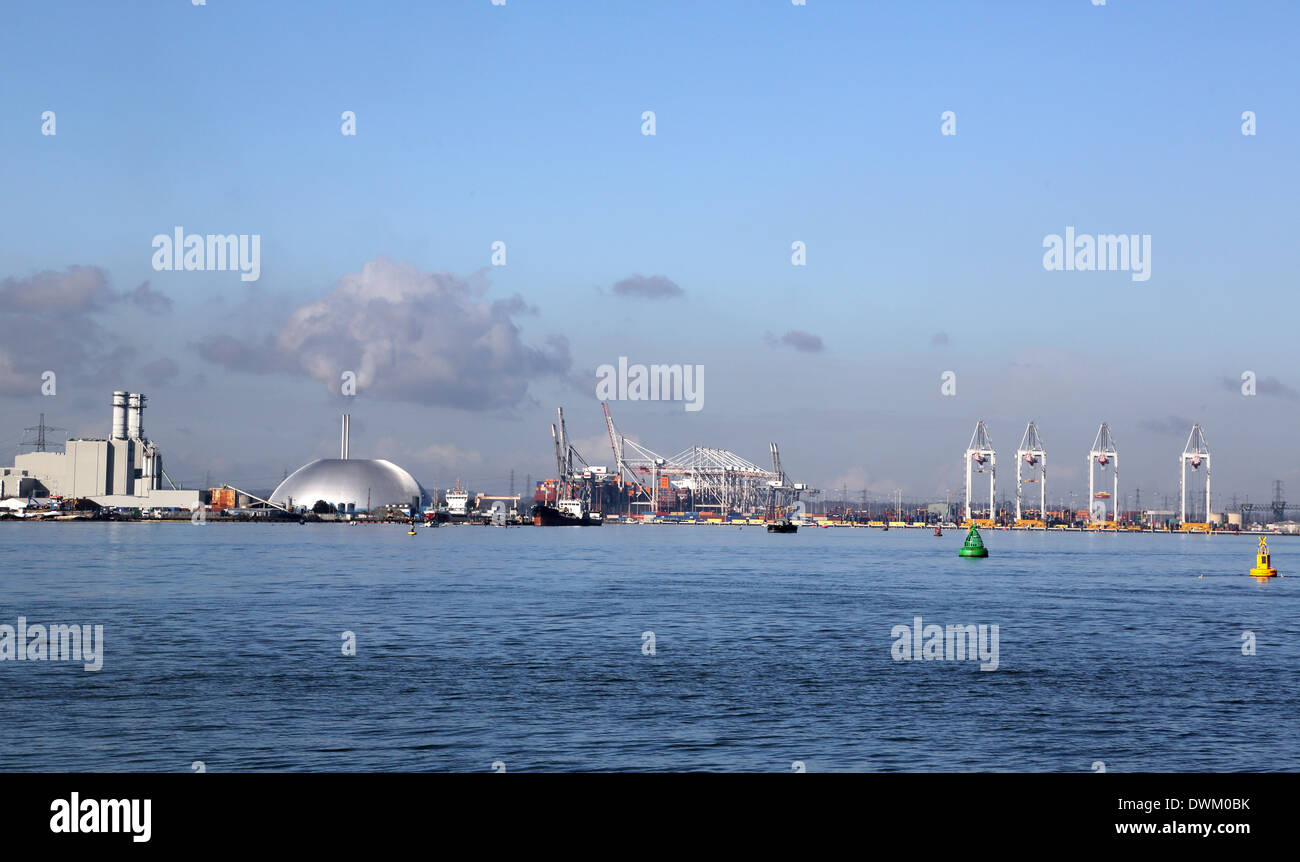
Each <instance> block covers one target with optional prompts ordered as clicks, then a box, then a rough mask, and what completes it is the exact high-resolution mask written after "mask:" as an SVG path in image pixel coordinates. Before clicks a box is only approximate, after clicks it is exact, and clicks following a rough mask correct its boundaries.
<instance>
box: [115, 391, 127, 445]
mask: <svg viewBox="0 0 1300 862" xmlns="http://www.w3.org/2000/svg"><path fill="white" fill-rule="evenodd" d="M126 396H127V393H126V392H125V391H124V390H121V389H118V390H117V391H115V392H114V393H113V439H114V440H125V439H126Z"/></svg>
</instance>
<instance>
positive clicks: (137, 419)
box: [126, 392, 149, 440]
mask: <svg viewBox="0 0 1300 862" xmlns="http://www.w3.org/2000/svg"><path fill="white" fill-rule="evenodd" d="M148 403H149V399H148V397H146V396H144V395H141V394H139V393H137V392H128V393H127V396H126V436H127V437H128V438H129V439H131V440H143V439H144V408H145V407H146V406H147V405H148Z"/></svg>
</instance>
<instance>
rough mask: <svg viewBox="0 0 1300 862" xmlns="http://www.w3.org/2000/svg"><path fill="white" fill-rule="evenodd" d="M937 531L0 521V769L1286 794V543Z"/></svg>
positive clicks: (1297, 686)
mask: <svg viewBox="0 0 1300 862" xmlns="http://www.w3.org/2000/svg"><path fill="white" fill-rule="evenodd" d="M963 536H964V534H963V533H962V532H961V531H955V530H954V531H946V532H945V533H944V535H943V536H941V537H939V536H934V535H933V534H932V533H931V532H930V531H928V530H905V529H893V530H889V531H882V530H879V529H866V528H862V529H850V528H833V529H810V528H806V527H805V528H803V529H800V530H799V532H798V533H796V534H787V535H778V534H768V533H767V532H766V531H765V530H764V529H763V528H762V527H758V526H744V527H737V526H725V527H724V526H680V525H655V526H651V525H641V526H628V525H624V526H618V525H612V524H611V525H607V526H604V527H601V528H576V527H561V528H539V527H527V526H526V527H506V528H501V527H480V526H444V527H441V528H438V529H423V528H421V529H419V530H418V531H417V533H416V535H414V536H411V535H408V532H407V529H406V527H405V526H364V527H351V526H343V525H338V524H307V525H299V524H293V523H290V524H222V523H215V522H209V523H206V524H197V525H195V524H189V523H64V524H52V523H45V524H35V523H8V524H2V525H0V548H2V549H3V557H4V566H3V569H2V570H0V653H4V652H5V651H4V645H3V643H2V640H3V632H4V629H3V628H2V627H3V626H9V627H12V628H13V631H14V634H13V635H11V636H10V643H9V646H10V649H9V651H8V652H7V653H6V654H5V655H4V660H0V692H2V696H0V726H3V727H4V733H3V735H0V770H3V771H33V772H43V771H74V772H82V771H88V772H124V771H129V772H199V771H203V772H246V771H289V772H374V771H402V772H448V771H449V772H491V771H496V772H552V771H584V772H586V771H710V772H713V771H717V772H792V771H793V772H803V771H806V772H877V771H886V772H936V771H940V772H1102V771H1108V772H1175V771H1176V772H1220V771H1275V770H1276V771H1296V770H1300V709H1297V703H1298V700H1300V698H1298V693H1300V539H1295V538H1288V537H1277V538H1274V539H1272V540H1271V545H1272V548H1271V550H1272V552H1273V564H1274V566H1275V567H1276V568H1278V569H1279V570H1280V571H1281V573H1282V575H1283V577H1280V578H1273V579H1271V580H1269V581H1263V582H1261V581H1257V580H1255V579H1253V578H1251V577H1249V576H1248V575H1247V572H1248V570H1249V569H1250V568H1251V566H1253V565H1254V564H1255V552H1256V539H1255V538H1252V537H1247V536H1244V535H1243V536H1240V537H1234V536H1205V535H1164V534H1115V535H1109V534H1095V533H1076V532H1069V533H1065V532H1060V533H1026V532H1008V531H999V530H994V531H985V532H984V541H985V544H986V546H987V547H988V549H989V556H988V558H986V559H965V558H960V557H959V556H958V554H957V552H958V549H959V548H960V547H961V545H962V541H963ZM20 617H21V618H23V621H24V624H25V625H26V626H27V627H29V631H28V640H29V641H30V640H31V639H32V635H31V629H30V627H31V626H33V625H45V626H49V625H80V626H87V627H89V628H88V629H86V631H89V632H93V630H94V627H95V626H102V640H101V649H100V653H101V654H100V655H99V656H98V659H97V660H98V661H100V663H101V664H100V667H99V669H98V670H87V669H86V666H87V665H86V663H84V662H82V661H76V660H72V659H71V658H69V657H68V656H67V655H66V654H59V655H55V656H51V655H49V651H48V650H46V651H41V652H42V653H44V654H45V658H44V659H40V658H36V659H31V658H25V659H24V660H18V659H17V658H16V652H17V650H18V649H19V647H20V646H21V645H20V644H18V643H17V630H18V626H19V618H20ZM918 618H919V624H920V634H921V635H922V638H920V639H918V637H917V633H916V631H915V630H916V628H917V625H918ZM930 626H940V627H942V628H941V630H940V634H939V635H938V636H937V637H936V636H935V635H934V630H933V629H930V628H929V627H930ZM950 626H951V627H954V628H955V629H956V634H955V635H954V636H953V638H952V641H953V645H952V648H951V649H950V648H949V646H948V640H949V636H948V627H950ZM968 626H969V627H973V628H970V629H967V628H966V627H968ZM980 627H983V628H980ZM994 627H996V629H995V628H994ZM995 632H996V641H995V640H994V633H995ZM975 633H979V634H981V635H983V637H975V636H973V635H975ZM968 637H969V640H967V638H968ZM977 642H978V643H977ZM958 643H960V644H961V645H962V646H966V645H967V644H969V645H970V649H969V651H968V654H966V655H961V654H960V653H959V651H958V650H957V649H956V646H957V645H958ZM978 646H983V647H985V651H984V656H983V657H981V655H979V653H978V650H977V647H978ZM916 647H920V648H919V649H917V648H916ZM994 647H996V649H994ZM28 654H30V644H29V652H28V653H25V655H28ZM993 658H995V659H996V660H995V661H994V660H992V659H993ZM990 665H994V667H990Z"/></svg>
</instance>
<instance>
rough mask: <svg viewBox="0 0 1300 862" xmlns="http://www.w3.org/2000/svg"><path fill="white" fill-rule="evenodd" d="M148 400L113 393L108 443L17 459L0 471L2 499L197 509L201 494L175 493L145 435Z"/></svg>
mask: <svg viewBox="0 0 1300 862" xmlns="http://www.w3.org/2000/svg"><path fill="white" fill-rule="evenodd" d="M148 401H149V399H148V398H147V397H146V396H144V395H141V394H138V393H134V392H123V391H120V390H119V391H117V392H114V393H113V428H112V436H111V437H110V438H109V439H107V440H105V439H102V438H82V439H73V440H69V441H68V442H67V444H66V445H65V447H64V451H62V452H28V453H26V454H22V455H18V456H16V457H15V458H14V466H12V467H4V468H0V499H2V498H5V497H24V498H26V497H31V496H36V497H46V496H59V497H63V498H65V499H66V498H70V497H77V498H89V499H91V500H93V501H95V502H96V503H98V504H99V505H101V506H123V507H132V508H138V507H144V506H162V507H176V508H184V509H193V508H197V507H198V505H199V504H200V502H201V496H200V494H201V492H199V491H197V490H193V491H186V490H179V489H177V488H176V486H175V485H174V484H172V482H171V480H170V479H169V478H167V474H166V473H165V472H164V471H163V466H162V452H161V451H159V449H158V447H157V446H156V445H155V444H154V443H153V442H152V441H150V440H149V439H148V438H147V437H145V436H144V408H145V407H146V406H147V405H148ZM164 479H166V481H167V484H168V485H170V486H171V488H170V489H165V488H164V487H163V480H164Z"/></svg>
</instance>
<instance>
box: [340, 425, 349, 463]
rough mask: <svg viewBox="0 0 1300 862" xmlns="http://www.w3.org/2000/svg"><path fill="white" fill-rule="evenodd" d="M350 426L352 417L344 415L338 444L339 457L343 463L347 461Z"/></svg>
mask: <svg viewBox="0 0 1300 862" xmlns="http://www.w3.org/2000/svg"><path fill="white" fill-rule="evenodd" d="M351 424H352V417H351V416H349V415H348V414H346V413H344V414H343V432H342V439H341V440H340V443H339V457H340V458H342V459H343V460H344V461H346V460H348V436H349V435H350V434H351V429H350V428H349V427H348V426H350V425H351Z"/></svg>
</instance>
